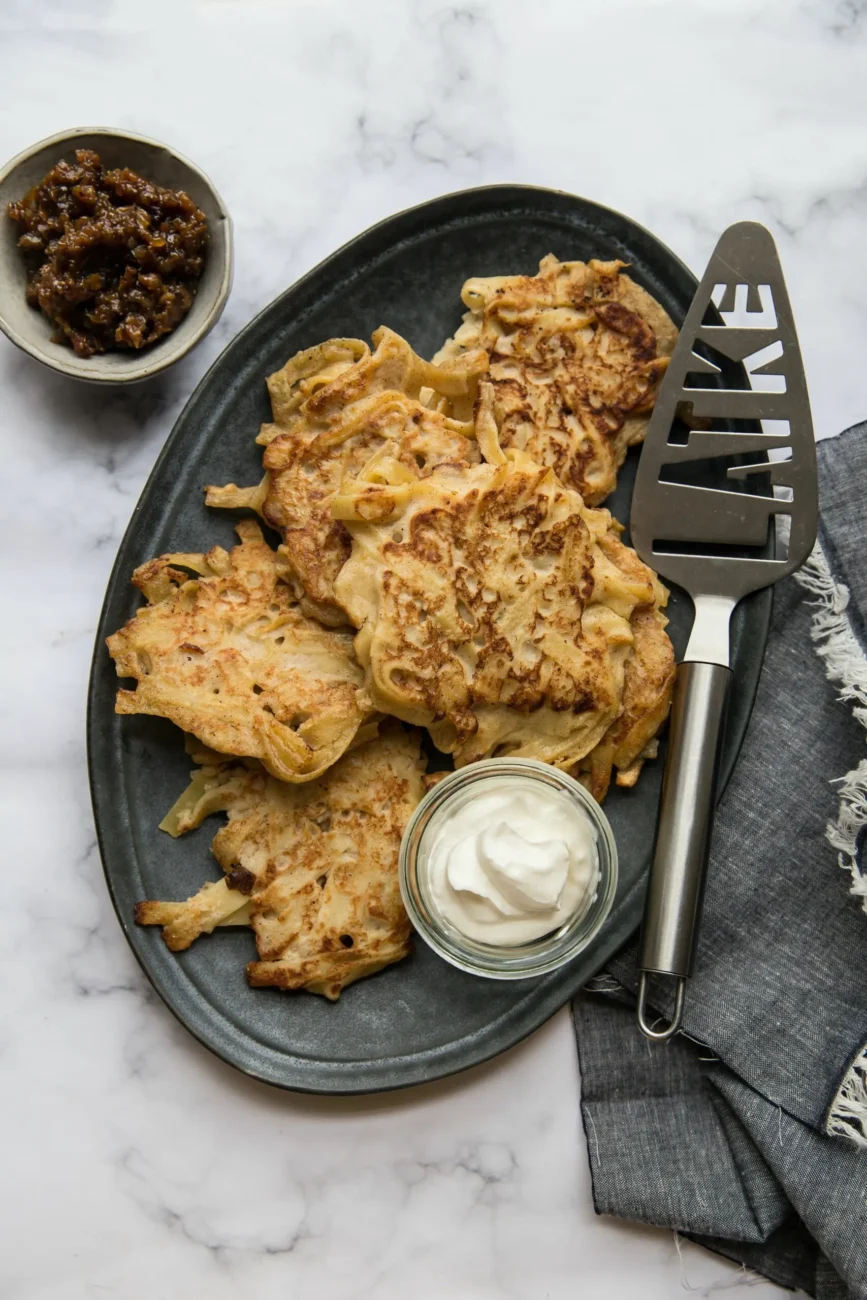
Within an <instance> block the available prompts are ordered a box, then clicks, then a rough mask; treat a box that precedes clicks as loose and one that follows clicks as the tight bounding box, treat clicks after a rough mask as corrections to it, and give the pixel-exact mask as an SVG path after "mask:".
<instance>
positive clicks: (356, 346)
mask: <svg viewBox="0 0 867 1300" xmlns="http://www.w3.org/2000/svg"><path fill="white" fill-rule="evenodd" d="M373 341H374V343H375V345H376V351H375V352H373V353H372V354H371V353H370V351H369V349H368V348H367V347H366V345H365V344H364V343H362V342H361V341H360V340H357V339H356V340H353V339H332V340H331V341H330V342H329V343H325V344H322V345H320V347H318V348H310V349H308V351H307V352H301V353H299V354H298V355H297V356H296V357H293V358H292V360H291V361H289V362H288V363H287V364H286V366H284V367H283V369H282V370H281V371H278V372H277V374H276V375H272V376H271V379H270V380H269V390H270V392H271V399H272V404H273V410H274V423H273V424H269V425H264V426H263V427H262V430H261V432H260V434H259V438H258V441H259V442H260V443H262V444H264V446H265V452H264V455H263V463H264V466H265V470H266V476H265V479H264V480H263V482H262V483H260V484H259V486H258V487H256V488H237V487H236V486H235V485H234V484H229V485H228V486H227V487H223V488H215V487H211V488H209V489H208V492H207V496H206V501H207V503H208V505H212V506H229V507H234V506H249V507H251V508H253V509H254V510H257V511H258V512H259V513H260V514H261V515H262V516H263V518H265V519H266V520H267V522H268V523H269V524H271V525H272V527H274V528H276V529H277V530H278V531H279V532H280V533H281V534H282V536H283V541H284V555H285V559H286V563H287V565H288V567H289V568H290V569H291V571H292V573H293V574H294V575H295V577H296V579H297V582H298V587H299V595H300V596H301V597H302V598H303V599H304V607H305V609H306V610H307V611H308V612H310V613H312V614H314V615H315V617H317V618H318V619H320V621H322V622H324V623H327V624H329V625H332V626H336V625H338V624H340V623H345V622H346V615H345V613H344V611H343V610H342V609H340V608H339V606H338V605H337V604H336V602H335V599H334V579H335V578H336V577H337V574H338V573H339V572H340V569H341V567H342V565H343V564H344V563H345V561H346V560H347V559H348V557H349V550H350V541H349V534H348V533H347V531H346V529H345V528H344V526H343V524H342V523H340V522H339V521H338V520H335V519H334V518H333V516H332V513H331V500H332V498H333V496H334V494H335V493H336V492H337V491H338V489H339V487H340V483H341V480H342V478H343V477H344V476H345V475H350V476H354V475H356V474H358V473H359V472H360V470H361V469H362V468H363V467H364V465H365V464H366V463H367V462H368V461H369V460H370V458H371V457H372V456H373V455H374V454H375V453H377V452H380V451H382V450H383V449H385V448H386V447H387V448H388V454H389V455H390V456H391V457H392V458H393V459H394V460H396V461H400V462H403V463H404V465H406V466H407V469H408V472H409V471H411V473H412V474H413V475H419V474H422V475H423V474H425V473H429V472H430V471H431V470H432V469H434V468H435V467H436V466H437V465H440V464H442V463H443V462H446V461H459V462H467V463H478V461H479V460H480V459H481V457H480V454H479V448H478V446H477V444H476V442H475V439H474V432H475V431H474V425H473V422H472V418H471V417H472V408H473V402H474V399H475V394H476V389H477V386H478V379H479V375H480V374H481V373H482V372H483V371H484V370H485V369H486V368H487V364H488V362H487V354H486V353H485V352H484V351H482V350H480V349H477V350H476V351H475V352H472V353H466V354H464V355H462V356H461V357H460V358H458V359H456V360H454V361H452V362H449V363H448V364H446V365H444V366H441V367H436V366H433V365H431V364H430V362H427V361H423V360H422V359H421V357H419V356H417V355H416V354H415V352H413V350H412V348H411V347H410V346H409V344H408V343H407V342H406V341H405V340H404V339H402V338H401V337H400V335H398V334H395V333H394V332H393V331H392V330H389V329H385V328H383V329H380V330H377V332H376V334H374V336H373ZM353 358H354V359H353ZM423 384H424V385H427V386H428V387H429V388H431V389H433V390H435V391H436V392H437V393H439V394H442V395H444V400H445V402H446V407H445V409H444V410H442V411H434V410H430V409H428V408H426V407H424V406H422V405H421V403H420V402H419V401H418V394H419V391H420V389H421V386H422V385H423ZM455 411H458V412H459V413H460V414H461V415H462V416H464V417H465V418H464V419H462V420H457V419H455V418H453V414H454V412H455Z"/></svg>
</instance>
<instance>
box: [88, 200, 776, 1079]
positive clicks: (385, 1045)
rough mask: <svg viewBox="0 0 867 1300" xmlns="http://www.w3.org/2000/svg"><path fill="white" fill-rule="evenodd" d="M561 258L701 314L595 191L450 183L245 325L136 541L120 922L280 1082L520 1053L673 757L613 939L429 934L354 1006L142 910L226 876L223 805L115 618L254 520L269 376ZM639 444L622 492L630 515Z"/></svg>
mask: <svg viewBox="0 0 867 1300" xmlns="http://www.w3.org/2000/svg"><path fill="white" fill-rule="evenodd" d="M551 252H553V253H555V254H556V255H557V256H558V257H560V258H561V259H564V260H565V259H576V258H580V259H583V260H586V259H588V258H590V257H599V258H604V259H608V258H621V259H622V260H623V261H625V262H628V263H630V267H631V269H630V274H631V275H632V276H634V277H635V279H636V280H638V282H639V283H640V284H642V285H644V287H645V288H646V289H648V290H649V291H650V293H652V294H653V295H654V297H656V298H657V299H658V300H659V301H660V302H661V303H662V304H663V306H664V307H665V308H666V309H667V310H668V312H669V313H670V314H671V316H672V317H673V319H674V320H675V321H676V322H677V323H680V322H681V321H682V320H683V317H684V315H685V313H686V310H687V308H688V306H689V303H690V300H691V298H692V295H693V292H694V290H695V287H696V281H695V279H694V277H693V276H692V275H691V273H690V272H689V271H688V270H687V268H686V267H685V266H684V265H683V264H682V263H681V262H680V261H678V259H677V258H676V257H675V256H674V255H673V254H672V253H671V252H669V251H668V249H666V248H665V247H664V246H663V245H662V244H661V243H660V242H659V241H658V240H657V239H655V238H654V237H653V236H652V235H651V234H649V233H648V231H646V230H644V229H642V228H641V227H640V226H638V225H636V224H635V223H634V222H632V221H630V220H629V219H628V218H626V217H624V216H621V215H620V214H618V213H616V212H612V211H610V210H608V209H606V208H603V207H600V206H598V205H597V204H595V203H591V202H589V201H588V200H586V199H581V198H577V197H575V196H573V195H569V194H563V193H560V192H556V191H550V190H541V189H534V188H530V187H526V186H514V185H508V186H493V187H488V188H484V189H475V190H467V191H464V192H462V193H458V194H452V195H448V196H446V197H444V198H440V199H435V200H434V201H433V202H430V203H426V204H423V205H422V206H421V207H417V208H413V209H411V210H410V211H408V212H402V213H400V214H398V215H397V216H395V217H392V218H390V219H389V220H387V221H384V222H382V223H381V224H380V225H377V226H374V227H373V228H372V229H371V230H368V231H366V232H365V233H364V234H363V235H361V236H359V238H357V239H355V240H353V241H352V243H350V244H347V245H346V246H345V247H343V248H341V249H340V250H339V251H338V252H336V253H335V254H334V255H333V256H332V257H330V258H328V260H327V261H325V262H323V263H322V264H321V265H320V266H318V267H316V268H315V270H313V271H311V272H310V274H309V275H307V276H305V277H304V278H303V279H302V280H300V281H299V282H298V283H297V284H295V285H293V286H292V288H290V289H288V290H287V291H286V292H285V293H284V294H282V295H281V297H279V298H277V299H276V301H275V302H273V303H271V305H270V306H269V307H267V308H266V309H265V310H264V311H263V312H262V313H261V314H260V315H259V316H257V317H256V318H255V319H254V320H253V321H251V322H250V324H249V325H248V326H247V327H246V329H244V330H243V331H242V332H241V333H240V334H239V335H238V336H237V338H235V339H234V340H233V342H232V343H230V344H229V346H228V347H227V348H226V350H225V352H223V354H222V356H221V357H220V358H219V359H218V360H217V361H216V363H215V364H214V366H213V367H212V368H211V370H210V371H209V373H208V374H207V375H206V376H205V378H204V379H203V380H202V382H201V384H200V385H199V387H198V388H197V390H196V392H195V393H194V394H193V396H192V397H191V398H190V400H189V402H188V403H187V406H186V409H185V410H184V412H183V413H182V415H181V417H180V419H179V420H178V422H177V424H176V426H175V428H174V430H173V432H172V434H171V436H170V437H169V439H168V441H167V443H166V445H165V449H164V450H163V452H162V455H161V456H160V458H159V460H158V462H157V464H156V466H155V468H154V471H153V473H152V475H151V477H150V480H149V482H148V484H147V486H146V488H145V490H144V492H143V494H142V497H141V500H140V502H139V504H138V506H137V507H136V510H135V513H134V514H133V517H132V520H131V522H130V525H129V528H128V530H127V533H126V536H125V538H124V540H123V543H122V545H121V547H120V551H119V553H118V557H117V561H116V563H115V566H114V571H113V573H112V576H111V580H110V582H109V586H108V592H107V595H106V599H105V606H104V608H103V612H102V617H101V620H100V626H99V631H98V635H97V642H96V649H95V652H94V661H93V670H92V676H91V682H90V698H89V722H88V729H89V736H88V740H89V758H90V774H91V787H92V795H93V806H94V813H95V819H96V826H97V832H98V835H99V843H100V848H101V851H102V858H103V862H104V865H105V873H106V878H107V881H108V887H109V889H110V891H111V895H112V898H113V900H114V904H115V907H116V909H117V914H118V918H119V920H120V924H121V926H122V927H123V930H124V933H125V934H126V937H127V939H128V940H129V943H130V946H131V947H132V949H133V952H134V953H135V955H136V957H137V958H138V960H139V961H140V963H141V965H142V967H143V968H144V970H145V972H146V973H147V975H148V977H149V979H150V980H151V982H152V983H153V985H154V987H155V988H156V990H157V991H158V993H159V994H160V996H161V997H162V998H163V999H164V1000H165V1002H166V1003H167V1005H168V1006H169V1007H170V1008H171V1010H172V1011H173V1012H174V1014H175V1015H176V1016H177V1017H178V1019H179V1020H180V1021H181V1022H182V1023H183V1024H184V1025H185V1026H186V1027H187V1029H188V1030H189V1031H190V1033H191V1034H194V1035H195V1037H196V1038H198V1039H199V1040H200V1041H201V1042H202V1043H204V1044H205V1045H206V1046H207V1047H208V1048H210V1049H211V1051H213V1052H215V1053H216V1055H217V1056H219V1057H221V1058H222V1059H223V1060H224V1061H228V1062H229V1063H231V1064H232V1065H235V1066H237V1068H238V1069H240V1070H243V1071H244V1072H245V1073H246V1074H249V1075H252V1076H255V1077H257V1078H259V1079H262V1080H264V1081H266V1082H268V1083H271V1084H276V1085H278V1086H279V1087H283V1088H291V1089H298V1090H303V1091H309V1092H319V1093H332V1092H333V1093H357V1092H372V1091H377V1090H382V1089H389V1088H399V1087H404V1086H406V1085H408V1084H415V1083H421V1082H425V1081H428V1080H431V1079H437V1078H440V1077H442V1076H444V1075H448V1074H453V1073H455V1072H456V1071H458V1070H462V1069H465V1068H466V1067H467V1066H471V1065H475V1064H476V1063H478V1062H480V1061H484V1060H487V1059H488V1058H489V1057H492V1056H494V1055H496V1053H498V1052H502V1051H503V1050H504V1049H505V1048H507V1047H510V1046H512V1044H514V1043H516V1042H518V1041H519V1040H520V1039H521V1038H523V1037H524V1036H525V1035H526V1034H528V1033H530V1032H531V1030H533V1029H535V1028H537V1026H539V1025H541V1024H542V1023H543V1022H544V1021H545V1020H546V1019H547V1018H548V1017H549V1016H551V1015H552V1014H553V1012H554V1011H556V1010H557V1008H558V1007H560V1006H562V1005H563V1004H564V1003H565V1002H566V1001H567V1000H568V998H569V997H570V996H571V994H572V993H574V992H575V990H576V989H578V988H580V987H581V985H582V984H584V983H585V982H586V981H587V980H588V979H589V978H590V977H591V976H592V975H594V974H595V973H596V972H597V971H599V970H600V968H601V967H602V966H603V965H604V964H605V962H606V960H607V958H608V957H609V956H610V955H611V954H612V953H613V952H614V951H615V950H616V949H617V948H618V947H620V945H621V944H622V943H623V942H624V941H625V940H626V939H627V938H628V937H629V935H630V934H631V933H632V932H633V931H634V930H635V928H636V926H637V925H638V923H639V921H640V918H641V910H642V904H643V896H644V890H645V883H646V877H647V871H648V865H649V859H650V853H651V848H652V841H653V831H654V823H655V817H656V808H657V801H658V797H659V788H660V780H661V775H662V764H661V762H659V761H658V762H656V763H651V764H648V765H647V766H646V768H645V770H644V773H643V774H642V776H641V779H640V780H639V782H638V784H637V786H636V787H635V788H634V789H632V790H621V789H617V788H612V790H611V793H610V795H609V796H608V799H607V801H606V804H605V809H606V812H607V813H608V816H609V818H610V820H611V823H612V826H613V828H614V833H615V836H616V839H617V844H618V849H619V855H620V884H619V889H618V893H617V898H616V901H615V904H614V908H613V911H612V913H611V916H610V919H609V921H608V922H607V924H606V926H605V927H604V929H603V931H602V932H601V934H600V936H599V938H598V940H597V941H596V942H595V943H594V945H593V947H592V948H591V949H589V950H588V951H587V952H585V953H584V954H583V955H582V956H580V957H579V958H578V959H577V960H576V961H575V962H574V963H573V964H571V965H570V966H568V967H566V968H565V969H562V970H560V971H558V972H556V973H554V974H552V975H548V976H546V977H544V978H542V979H538V980H529V981H521V982H498V981H492V980H482V979H478V978H476V977H474V976H471V975H466V974H463V973H462V972H460V971H458V970H455V969H454V968H452V967H451V966H448V965H446V964H445V963H444V962H443V961H442V960H440V958H438V957H437V956H435V955H434V953H433V952H431V951H430V950H429V949H427V948H426V947H425V945H424V944H423V943H421V942H420V941H417V942H416V945H415V951H414V953H413V955H412V956H411V957H410V958H409V959H408V960H407V961H404V962H401V963H399V964H398V965H396V966H392V967H390V968H389V969H387V970H385V971H383V972H382V973H381V974H379V975H376V976H374V977H373V978H372V979H367V980H363V981H361V982H360V983H358V984H355V985H353V986H352V987H351V988H349V989H347V990H346V992H345V993H344V994H343V996H342V997H341V998H340V1000H339V1002H337V1003H334V1004H332V1003H329V1002H326V1001H325V1000H324V999H323V998H320V997H315V996H312V995H309V994H304V993H300V994H287V993H282V992H279V991H277V990H271V989H256V990H254V989H251V988H248V986H247V984H246V981H245V977H244V967H245V964H246V962H247V961H248V960H249V959H250V958H251V957H253V956H254V945H253V938H252V935H251V933H250V932H248V931H243V930H218V931H217V932H216V933H215V934H214V935H212V936H209V937H205V938H202V939H200V940H199V941H198V942H197V943H195V944H194V945H193V947H192V948H190V949H189V951H187V952H185V953H181V954H180V955H173V954H172V953H170V952H169V951H168V949H167V948H166V947H165V945H164V943H163V941H162V938H161V936H160V933H159V930H157V929H142V928H139V927H137V926H136V925H135V923H134V921H133V908H134V905H135V903H136V901H137V900H139V899H142V898H185V897H187V896H188V895H189V894H191V893H192V892H194V891H195V890H196V889H197V888H198V887H199V886H200V884H201V883H202V881H203V880H205V879H214V878H216V877H217V875H218V874H219V872H218V868H217V867H216V863H215V862H214V860H213V858H212V857H211V855H210V852H209V844H210V840H211V838H212V836H213V834H214V833H215V831H216V829H217V828H218V825H219V820H220V819H219V818H210V819H208V820H207V821H206V822H205V824H204V825H203V826H202V827H201V828H200V829H199V830H197V831H195V832H193V834H191V835H188V836H185V837H184V838H182V839H179V840H172V839H170V838H169V836H168V835H165V834H163V833H162V832H160V831H159V830H158V829H157V825H158V823H159V821H160V819H161V818H162V816H163V815H164V813H165V812H166V810H167V809H168V808H169V807H170V806H171V804H172V803H173V802H174V800H175V799H176V798H177V796H178V794H179V793H180V792H181V790H183V789H184V787H185V785H186V783H187V779H188V774H189V769H190V762H189V759H188V758H187V756H186V755H185V753H184V746H183V737H182V735H181V733H180V732H179V731H178V730H176V729H175V728H174V727H173V726H172V725H171V724H170V723H168V722H165V721H162V720H160V719H153V718H144V717H124V718H121V717H117V716H116V715H115V714H114V711H113V704H114V694H115V690H116V686H117V680H116V677H115V672H114V667H113V664H112V662H111V660H110V659H109V656H108V653H107V651H106V649H105V644H104V639H105V637H106V636H107V635H108V634H109V633H110V632H112V631H114V630H115V629H116V628H118V627H119V626H120V625H121V624H122V623H123V622H124V621H125V620H126V619H127V618H129V617H130V616H131V615H132V614H133V612H134V610H135V608H136V606H137V604H138V601H139V597H138V595H137V593H136V592H135V591H134V589H133V588H132V587H131V585H130V582H129V577H130V574H131V572H132V570H133V569H134V568H135V566H136V565H137V564H140V563H141V562H142V561H143V560H146V559H149V558H150V557H152V556H155V555H159V554H160V553H161V552H165V551H198V550H207V549H208V548H209V547H210V546H213V545H214V544H216V543H219V544H222V545H223V546H231V545H232V541H233V537H234V534H233V528H232V523H233V521H232V517H231V515H230V514H228V513H227V512H224V511H212V510H207V509H206V508H205V506H204V505H203V488H204V486H205V485H206V484H209V483H227V482H232V481H234V482H236V483H239V484H248V483H256V482H258V480H259V478H260V476H261V460H260V454H261V453H260V449H259V448H258V447H256V446H255V445H254V442H253V438H254V436H255V434H256V432H257V430H258V428H259V425H260V423H262V421H263V420H266V419H268V418H269V406H268V399H267V394H266V389H265V378H266V376H267V375H269V374H270V373H271V372H272V371H274V370H276V369H278V368H279V367H280V366H281V365H282V364H283V362H284V361H285V360H286V358H287V357H289V356H291V355H292V354H293V353H294V352H296V351H297V350H298V349H299V348H305V347H309V346H310V345H311V344H314V343H318V342H320V341H321V340H323V339H326V338H329V337H332V336H336V335H339V336H343V337H346V336H357V337H360V338H369V337H370V334H371V332H372V331H373V330H374V329H376V327H377V326H378V325H380V324H388V325H389V326H391V328H392V329H395V330H397V331H398V332H399V333H400V334H402V335H404V336H405V337H406V338H407V339H408V340H409V342H410V343H411V344H412V346H413V347H414V348H415V349H416V350H417V351H418V352H420V353H421V354H422V355H423V356H431V355H432V354H433V353H434V351H436V349H437V348H438V347H439V346H440V344H441V343H442V342H443V340H444V339H445V338H446V337H447V335H449V334H451V333H452V331H453V330H454V329H455V327H456V326H457V325H458V323H459V321H460V317H461V311H462V307H461V302H460V289H461V285H462V283H463V281H464V280H465V279H466V278H467V277H468V276H471V275H477V276H481V275H496V274H513V273H516V272H530V273H532V272H533V271H535V269H536V267H537V265H538V262H539V259H540V258H541V257H542V256H544V255H545V254H546V253H551ZM636 463H637V453H636V452H633V453H630V458H629V460H628V461H627V464H626V466H625V467H624V470H623V473H622V475H621V479H620V483H619V486H618V489H617V492H616V494H615V496H614V497H613V498H612V499H611V500H610V501H609V502H608V503H607V504H608V505H609V506H610V507H611V508H612V509H613V511H614V513H615V515H616V516H617V517H618V518H619V519H620V520H621V521H624V522H626V521H628V518H629V503H630V498H631V492H632V484H633V479H634V475H635V465H636ZM770 611H771V594H770V592H761V593H759V594H758V595H757V596H755V597H752V598H750V599H749V600H746V601H743V602H742V604H741V605H739V606H738V609H737V612H736V614H735V618H734V623H733V636H732V649H733V667H734V680H733V689H732V698H731V708H730V713H729V721H728V728H727V734H726V738H725V747H724V753H723V763H722V772H723V779H724V780H725V779H726V778H727V777H728V775H729V773H730V772H731V769H732V767H733V765H734V762H735V759H736V757H737V753H738V749H739V747H740V744H741V741H742V739H743V735H744V731H745V729H746V725H747V721H748V718H749V713H750V709H751V707H752V701H753V697H754V694H755V690H756V686H757V682H758V677H759V671H760V667H761V661H762V655H763V651H764V643H765V636H766V633H767V628H768V622H769V618H770ZM669 614H670V617H671V626H670V631H671V635H672V638H673V640H674V642H675V646H676V648H677V649H678V651H682V649H683V646H684V645H685V642H686V638H687V634H688V631H689V627H690V623H691V619H692V608H691V604H690V602H689V599H688V598H687V597H686V596H684V595H683V594H681V593H678V592H677V591H675V592H673V593H672V599H671V603H670V607H669Z"/></svg>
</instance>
